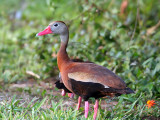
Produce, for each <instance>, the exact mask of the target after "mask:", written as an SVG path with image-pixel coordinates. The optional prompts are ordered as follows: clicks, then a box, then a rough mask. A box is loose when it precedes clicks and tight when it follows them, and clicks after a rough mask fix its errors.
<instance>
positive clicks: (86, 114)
mask: <svg viewBox="0 0 160 120" xmlns="http://www.w3.org/2000/svg"><path fill="white" fill-rule="evenodd" d="M88 111H89V103H88V101H85V118H87V117H88Z"/></svg>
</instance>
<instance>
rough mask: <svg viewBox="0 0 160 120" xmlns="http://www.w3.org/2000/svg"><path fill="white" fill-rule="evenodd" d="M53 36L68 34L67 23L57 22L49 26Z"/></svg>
mask: <svg viewBox="0 0 160 120" xmlns="http://www.w3.org/2000/svg"><path fill="white" fill-rule="evenodd" d="M49 26H50V28H51V30H52V32H53V34H59V35H63V34H66V33H68V28H67V26H66V25H65V23H63V22H60V21H57V22H53V23H51V24H49Z"/></svg>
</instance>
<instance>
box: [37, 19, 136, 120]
mask: <svg viewBox="0 0 160 120" xmlns="http://www.w3.org/2000/svg"><path fill="white" fill-rule="evenodd" d="M46 34H59V35H60V39H61V46H60V50H59V52H58V55H57V62H58V68H59V70H60V73H61V77H62V81H63V83H64V85H65V87H66V88H67V89H68V90H69V91H71V92H72V93H74V94H77V95H78V96H81V97H82V98H83V99H84V101H85V117H86V118H87V116H88V111H89V103H88V99H89V98H90V97H94V98H95V99H96V102H95V105H94V116H93V118H94V120H95V119H96V116H97V111H98V105H99V101H98V98H101V97H104V96H108V95H109V96H110V95H121V94H130V93H134V91H133V90H131V89H130V88H127V87H126V84H125V82H124V81H123V80H122V79H121V78H120V77H118V76H117V75H116V74H115V73H113V72H112V71H110V70H109V69H107V68H105V67H103V66H100V65H97V64H94V63H83V62H73V61H71V60H70V58H69V57H68V54H67V52H66V48H67V44H68V40H69V30H68V27H67V26H66V24H65V23H64V22H62V21H56V22H52V23H51V24H49V26H48V27H47V28H46V29H45V30H44V31H42V32H39V33H38V34H37V36H42V35H46Z"/></svg>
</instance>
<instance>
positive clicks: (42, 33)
mask: <svg viewBox="0 0 160 120" xmlns="http://www.w3.org/2000/svg"><path fill="white" fill-rule="evenodd" d="M51 33H53V32H52V30H51V28H50V26H48V27H47V28H46V29H44V30H43V31H41V32H39V33H37V34H36V36H42V35H46V34H51Z"/></svg>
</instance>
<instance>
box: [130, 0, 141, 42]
mask: <svg viewBox="0 0 160 120" xmlns="http://www.w3.org/2000/svg"><path fill="white" fill-rule="evenodd" d="M138 1H139V0H137V15H136V22H135V26H134V30H133V33H132V36H131V40H130V41H132V40H133V38H134V35H135V31H136V28H137V21H138V17H139V2H138Z"/></svg>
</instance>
